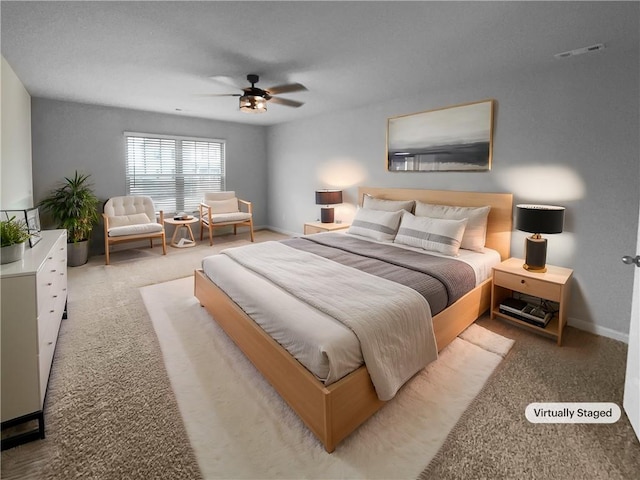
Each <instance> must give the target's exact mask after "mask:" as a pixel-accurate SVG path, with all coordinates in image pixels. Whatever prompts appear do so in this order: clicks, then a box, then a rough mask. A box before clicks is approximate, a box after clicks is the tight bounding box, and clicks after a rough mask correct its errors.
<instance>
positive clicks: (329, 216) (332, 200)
mask: <svg viewBox="0 0 640 480" xmlns="http://www.w3.org/2000/svg"><path fill="white" fill-rule="evenodd" d="M338 203H342V190H317V191H316V205H326V207H322V209H321V210H320V221H321V222H322V223H333V220H334V212H333V207H329V205H336V204H338Z"/></svg>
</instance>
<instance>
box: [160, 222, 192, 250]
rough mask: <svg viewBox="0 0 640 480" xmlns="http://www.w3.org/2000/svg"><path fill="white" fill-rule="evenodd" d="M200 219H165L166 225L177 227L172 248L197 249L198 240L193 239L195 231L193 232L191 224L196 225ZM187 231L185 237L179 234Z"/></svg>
mask: <svg viewBox="0 0 640 480" xmlns="http://www.w3.org/2000/svg"><path fill="white" fill-rule="evenodd" d="M197 221H198V218H196V217H190V218H186V219H181V220H175V219H173V218H165V219H164V223H166V224H168V225H175V227H176V228H175V229H174V230H173V236H172V237H171V242H170V243H169V245H170V246H172V247H175V248H186V247H195V246H196V239H195V238H194V237H193V231H192V230H191V224H192V223H196V222H197ZM182 230H185V234H184V235H183V234H182V233H180V235H178V232H181V231H182Z"/></svg>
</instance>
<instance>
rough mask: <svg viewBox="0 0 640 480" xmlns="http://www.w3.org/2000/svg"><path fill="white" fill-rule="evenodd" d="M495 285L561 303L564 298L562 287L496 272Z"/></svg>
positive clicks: (494, 276)
mask: <svg viewBox="0 0 640 480" xmlns="http://www.w3.org/2000/svg"><path fill="white" fill-rule="evenodd" d="M493 281H494V283H495V285H497V286H499V287H505V288H508V289H510V290H515V291H517V292H521V293H525V294H527V295H533V296H534V297H540V298H545V299H547V300H553V301H555V302H559V301H560V300H561V297H562V286H561V285H558V284H555V283H549V282H545V281H543V280H536V279H535V278H529V277H524V276H522V275H515V274H511V273H505V272H500V271H498V270H496V271H495V272H494V275H493Z"/></svg>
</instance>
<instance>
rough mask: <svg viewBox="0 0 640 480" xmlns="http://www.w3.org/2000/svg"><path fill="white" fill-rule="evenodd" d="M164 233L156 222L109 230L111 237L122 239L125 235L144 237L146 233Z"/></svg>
mask: <svg viewBox="0 0 640 480" xmlns="http://www.w3.org/2000/svg"><path fill="white" fill-rule="evenodd" d="M161 231H162V225H160V224H159V223H155V222H150V223H139V224H137V225H124V226H122V227H114V228H110V229H109V236H110V237H122V236H125V235H142V234H145V233H157V232H161Z"/></svg>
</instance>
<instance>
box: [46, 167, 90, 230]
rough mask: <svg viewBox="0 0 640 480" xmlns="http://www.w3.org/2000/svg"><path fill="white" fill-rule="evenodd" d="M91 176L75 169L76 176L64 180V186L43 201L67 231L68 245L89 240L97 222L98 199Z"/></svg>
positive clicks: (61, 226) (56, 220) (57, 221)
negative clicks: (90, 180) (90, 181)
mask: <svg viewBox="0 0 640 480" xmlns="http://www.w3.org/2000/svg"><path fill="white" fill-rule="evenodd" d="M89 177H90V175H83V174H79V173H78V171H77V170H76V172H75V176H74V177H72V178H68V177H65V179H64V181H63V182H62V185H60V186H59V187H58V188H56V189H55V190H53V191H52V192H51V194H50V195H49V196H48V197H46V198H45V199H44V200H42V201H41V202H40V206H41V207H42V208H43V210H44V211H46V212H49V213H50V214H51V216H52V217H53V220H54V221H55V222H56V223H57V224H58V227H59V228H65V229H66V230H67V233H68V236H67V241H68V242H69V243H76V242H82V241H84V240H89V237H90V235H91V231H92V230H93V227H94V226H95V225H96V224H97V223H98V218H99V215H98V210H97V207H98V204H99V200H98V197H96V196H95V195H94V193H93V190H92V188H91V187H92V185H91V183H89Z"/></svg>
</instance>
